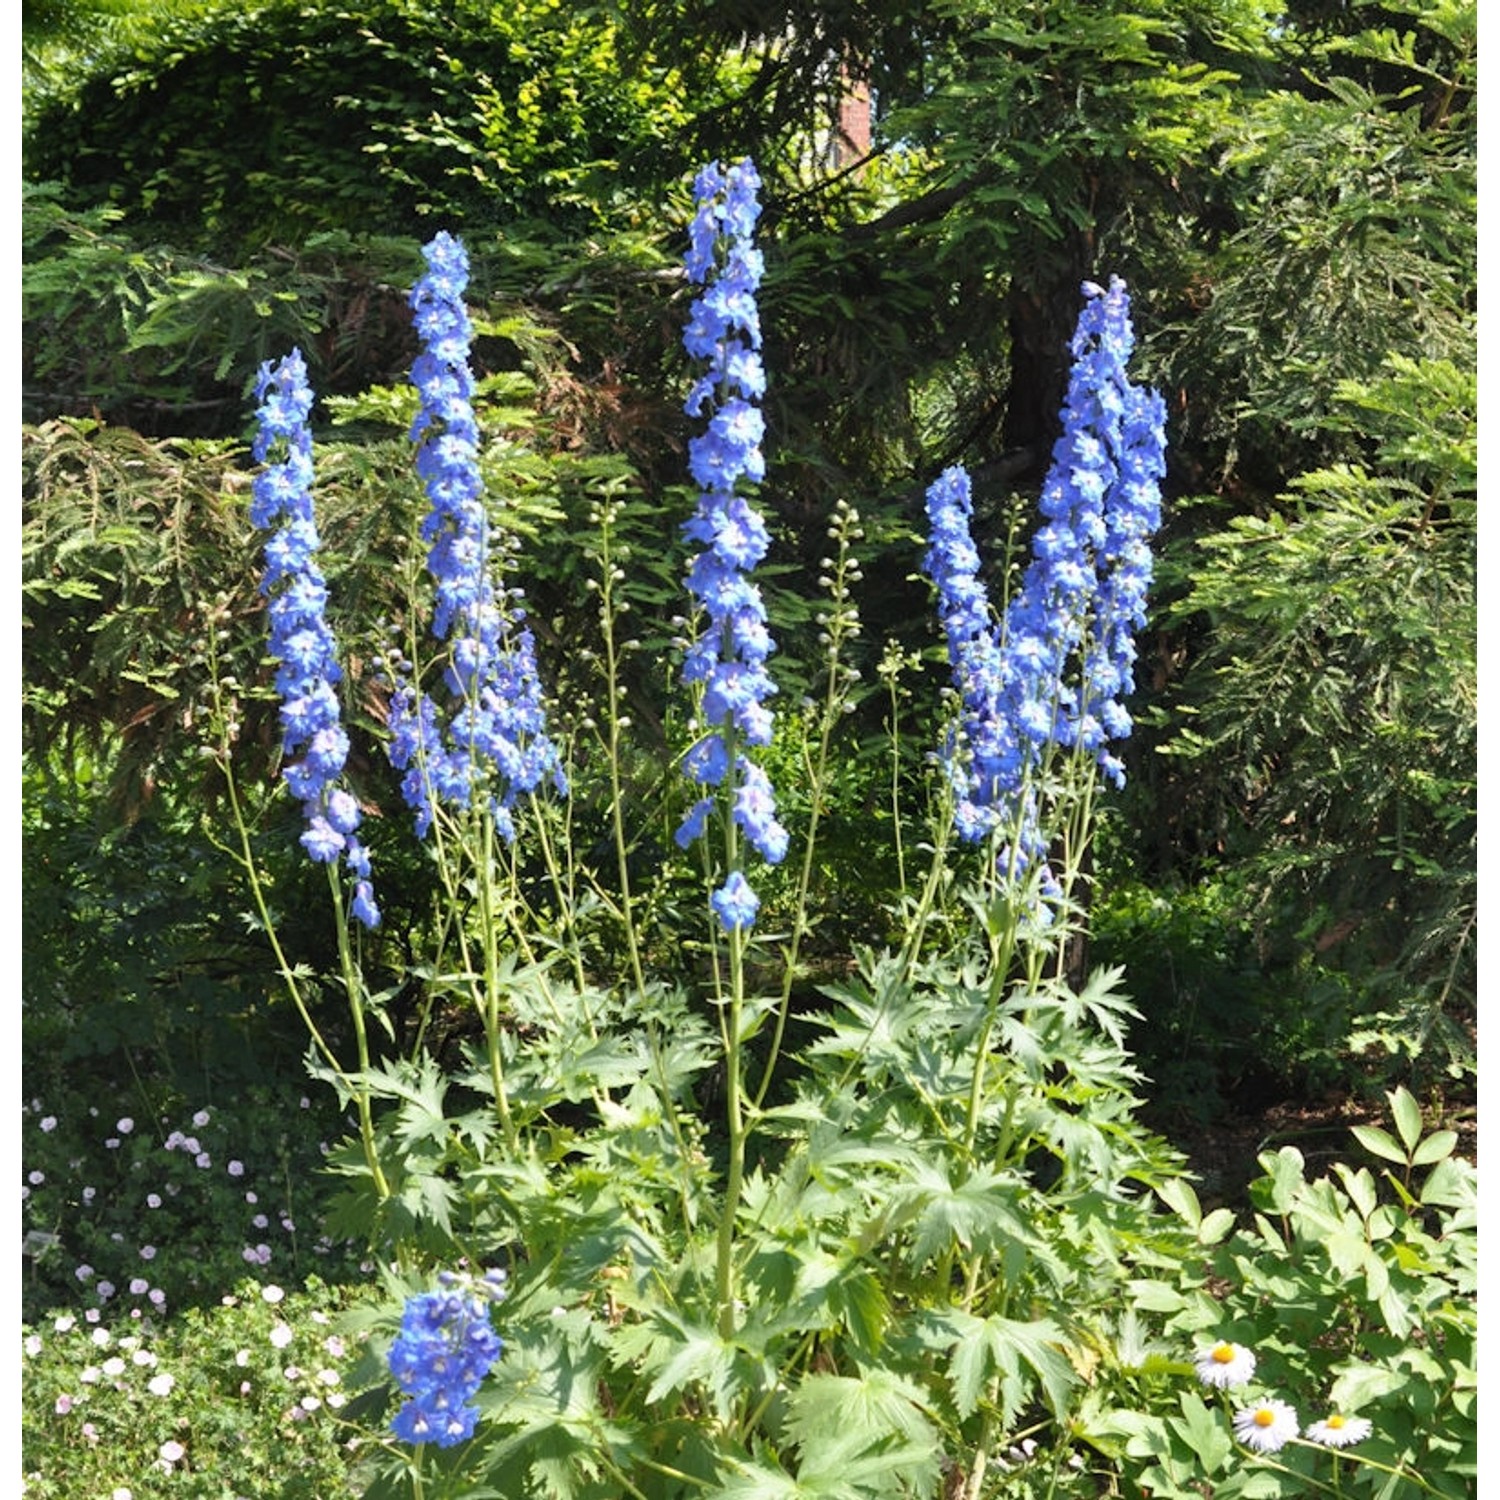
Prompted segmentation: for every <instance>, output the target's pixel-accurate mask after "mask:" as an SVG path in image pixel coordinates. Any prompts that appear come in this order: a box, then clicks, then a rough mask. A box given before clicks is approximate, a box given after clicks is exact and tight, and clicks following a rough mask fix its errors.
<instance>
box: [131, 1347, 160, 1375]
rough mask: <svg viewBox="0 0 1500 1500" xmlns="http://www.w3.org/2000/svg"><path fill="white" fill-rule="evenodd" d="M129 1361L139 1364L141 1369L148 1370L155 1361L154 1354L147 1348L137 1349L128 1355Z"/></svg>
mask: <svg viewBox="0 0 1500 1500" xmlns="http://www.w3.org/2000/svg"><path fill="white" fill-rule="evenodd" d="M130 1363H131V1364H133V1365H139V1366H140V1367H141V1368H142V1369H143V1370H149V1369H150V1368H151V1367H152V1366H153V1365H154V1364H155V1363H156V1356H155V1355H154V1354H153V1353H152V1352H151V1351H150V1350H149V1349H137V1350H136V1351H135V1353H134V1354H132V1355H131V1356H130Z"/></svg>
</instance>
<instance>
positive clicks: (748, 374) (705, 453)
mask: <svg viewBox="0 0 1500 1500" xmlns="http://www.w3.org/2000/svg"><path fill="white" fill-rule="evenodd" d="M759 188H760V178H759V176H758V175H757V173H756V170H755V166H754V164H753V163H752V162H751V161H749V160H748V159H747V160H745V161H742V162H739V163H738V164H737V165H735V166H731V167H729V168H728V169H727V170H726V169H723V168H721V167H720V166H719V164H718V163H717V162H714V163H711V164H709V165H708V166H706V167H704V168H703V169H702V170H701V171H700V172H699V173H698V176H697V179H696V180H695V182H694V184H693V197H694V201H695V203H696V205H697V209H696V212H695V214H694V216H693V222H692V226H691V229H690V230H689V241H690V246H689V250H688V253H687V256H686V258H685V264H686V266H687V272H688V277H689V279H690V280H691V281H692V283H693V284H694V285H695V286H701V287H702V288H703V291H702V293H701V295H700V296H698V297H697V298H695V299H694V301H693V304H692V308H691V311H690V313H689V317H688V323H687V327H686V329H685V330H684V332H683V340H682V341H683V346H684V347H685V348H686V350H687V352H688V353H689V354H690V355H692V356H693V357H694V358H695V359H702V360H706V361H707V362H708V369H707V371H706V372H705V373H704V374H703V375H702V376H700V377H699V378H698V379H697V380H696V381H695V382H694V383H693V386H692V389H691V390H690V391H689V393H688V397H687V400H686V402H685V403H684V410H685V411H686V412H687V414H688V415H689V416H691V417H704V416H706V417H707V428H706V430H705V431H703V432H701V433H699V434H698V435H697V436H695V437H694V438H692V440H691V441H690V443H689V445H688V467H689V470H690V471H691V473H692V476H693V479H694V481H695V482H696V483H697V484H698V486H699V490H700V492H699V495H698V505H697V509H696V511H695V513H694V515H693V516H692V518H691V519H690V520H688V521H687V522H685V523H684V525H683V533H684V535H686V536H687V537H688V538H689V539H690V540H692V541H695V542H698V543H701V544H702V547H703V550H702V551H701V552H699V553H698V554H697V556H696V557H695V558H694V559H693V563H692V566H691V568H690V569H689V572H688V579H687V584H688V591H689V593H691V594H692V596H693V597H694V599H696V600H697V601H698V603H699V604H700V605H701V606H702V607H703V611H704V614H705V616H706V617H707V628H706V629H705V630H704V633H703V634H702V636H701V637H700V638H699V639H698V640H697V641H696V642H695V643H694V645H693V646H692V648H691V649H690V650H689V652H688V656H687V661H686V662H685V664H684V667H683V680H684V681H685V682H688V683H702V684H703V717H704V719H705V721H706V723H707V725H708V727H709V733H708V734H706V735H705V736H704V737H703V738H702V739H700V740H699V741H698V743H697V744H696V745H694V746H693V748H692V749H691V750H690V751H689V752H688V754H687V755H686V757H684V761H683V766H684V769H685V770H686V772H687V774H688V776H689V777H691V778H692V780H693V781H694V782H696V783H697V784H698V785H699V786H703V787H709V788H724V789H725V790H726V793H727V796H728V798H729V808H730V815H731V817H732V818H733V819H734V821H735V823H736V824H737V825H738V826H739V828H740V829H741V830H743V832H744V835H745V838H746V840H747V841H748V842H749V844H750V846H751V847H752V848H753V849H755V851H756V852H757V853H758V854H760V856H761V857H762V858H763V859H765V860H766V861H767V862H768V863H771V864H776V863H778V862H779V861H780V860H781V859H782V858H783V857H784V856H785V854H786V850H787V843H788V838H787V832H786V829H785V828H783V827H782V825H781V824H780V823H779V822H778V821H777V819H776V799H775V794H774V792H773V791H772V787H771V782H770V779H769V778H768V777H767V776H766V774H765V772H764V771H763V770H762V769H761V768H760V766H758V765H757V764H756V763H755V762H754V761H752V760H751V759H750V758H749V756H747V755H745V754H743V753H741V752H740V751H739V749H738V748H737V747H738V746H740V745H747V746H765V745H769V744H770V742H771V713H770V710H769V709H768V708H767V707H766V706H765V700H766V699H767V698H769V697H770V696H771V694H772V693H774V692H775V691H776V688H775V685H774V684H773V683H772V681H771V678H770V676H769V674H768V673H767V672H766V666H765V664H766V659H767V657H769V655H770V654H771V652H772V651H773V650H774V649H775V645H774V642H773V641H772V640H771V635H770V631H769V630H768V629H767V626H766V611H765V605H764V603H763V602H762V599H761V594H760V589H759V588H758V587H757V586H756V585H755V584H753V583H752V582H750V579H749V576H748V575H749V574H750V572H751V570H752V569H754V567H755V565H756V564H757V563H758V562H760V560H761V559H762V558H763V557H764V556H765V555H766V551H767V549H768V548H769V546H770V535H769V533H768V532H767V530H766V526H765V522H764V521H763V520H762V519H761V517H760V515H759V513H758V512H757V511H756V510H755V508H754V507H753V506H752V505H751V504H750V503H749V501H748V500H746V499H745V497H744V496H743V495H740V494H738V493H736V486H737V485H738V484H739V483H740V482H741V481H742V480H744V481H747V482H749V483H752V484H754V483H758V482H759V481H760V480H761V479H763V478H764V477H765V459H764V457H763V456H762V454H761V447H760V445H761V441H762V439H763V438H764V436H765V418H764V417H763V416H762V415H761V411H760V408H759V406H758V404H757V403H758V402H759V400H760V397H761V396H762V395H763V394H764V392H765V388H766V378H765V370H764V368H763V366H762V364H761V358H760V345H761V336H760V312H759V309H758V307H757V305H756V300H755V293H756V289H757V288H758V287H759V285H760V279H761V276H762V274H763V271H764V265H763V262H762V259H761V254H760V251H759V250H757V249H756V248H755V246H754V243H753V237H754V232H755V224H756V220H757V219H758V218H759V216H760V204H759V201H758V198H757V193H758V191H759ZM731 744H732V745H734V746H735V747H736V749H735V750H734V753H733V755H732V756H731V753H730V745H731ZM715 806H716V802H715V799H714V798H713V797H712V796H705V797H702V798H700V799H699V800H698V801H697V802H695V803H694V805H693V807H692V809H691V810H690V811H689V813H688V816H687V818H686V820H685V821H684V822H683V824H682V826H681V827H680V828H679V829H678V831H677V841H678V843H679V844H681V845H682V846H683V847H684V848H686V847H687V845H688V844H690V843H692V842H693V841H694V840H695V839H697V838H699V837H700V836H701V835H702V834H703V832H704V830H705V828H706V826H707V820H708V816H709V814H710V813H711V812H713V810H714V808H715ZM713 906H714V910H715V911H716V912H717V913H718V916H719V920H720V922H721V924H722V925H723V927H724V929H725V930H726V931H732V930H735V929H737V928H748V927H749V926H751V925H752V924H753V922H754V920H755V912H756V909H757V907H758V906H759V902H758V900H757V899H756V897H755V894H754V892H753V891H752V890H751V889H750V885H749V883H748V881H746V880H745V878H744V875H743V874H742V873H741V872H740V871H739V870H734V871H732V872H731V873H730V876H729V878H728V880H727V881H726V883H725V884H724V886H723V887H722V888H721V889H720V890H719V891H718V892H717V893H716V894H715V895H714V898H713Z"/></svg>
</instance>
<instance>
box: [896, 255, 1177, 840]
mask: <svg viewBox="0 0 1500 1500" xmlns="http://www.w3.org/2000/svg"><path fill="white" fill-rule="evenodd" d="M1083 293H1084V296H1085V298H1086V299H1087V301H1086V303H1085V306H1084V309H1083V312H1082V314H1081V315H1080V317H1079V320H1078V328H1077V331H1076V333H1075V334H1074V336H1073V341H1072V352H1073V368H1072V373H1071V376H1070V378H1069V382H1068V393H1067V399H1066V402H1065V404H1064V407H1063V411H1062V421H1063V432H1062V436H1061V437H1060V438H1059V439H1058V440H1057V443H1056V444H1055V445H1054V447H1053V452H1052V465H1051V468H1050V470H1049V471H1048V474H1047V478H1046V481H1045V483H1044V484H1043V486H1042V494H1041V500H1040V509H1041V512H1042V518H1043V524H1042V526H1041V527H1040V528H1039V530H1038V531H1037V533H1036V535H1035V537H1034V538H1033V540H1032V547H1031V558H1030V561H1029V562H1028V564H1027V567H1026V571H1025V573H1024V575H1023V578H1022V582H1021V586H1020V588H1019V590H1018V591H1017V592H1016V594H1015V596H1014V597H1013V598H1012V599H1011V602H1010V604H1009V606H1008V608H1007V610H1006V613H1005V618H1004V620H1003V621H1002V622H1000V623H999V625H998V626H997V625H996V624H995V623H994V622H993V620H992V618H991V615H990V611H989V604H988V599H987V597H986V594H985V591H984V587H983V585H982V584H981V582H980V581H979V576H978V575H979V553H978V551H977V549H976V548H975V546H974V542H973V538H972V536H971V533H970V526H969V522H970V518H971V515H972V503H971V499H970V495H969V481H968V476H967V475H966V474H965V473H964V472H963V471H962V470H961V469H949V470H948V471H947V472H945V473H944V474H943V475H941V476H940V477H939V478H938V480H937V481H936V482H935V483H934V484H933V486H932V488H931V489H930V490H929V491H928V495H927V513H928V517H929V520H930V522H931V527H932V530H931V536H930V539H929V550H928V553H927V557H926V563H925V566H926V568H927V572H928V575H929V576H930V577H931V578H932V579H933V581H934V582H935V583H936V585H937V587H938V594H939V601H940V602H939V609H940V613H941V616H942V620H943V624H944V628H945V631H946V634H947V639H948V652H949V658H950V660H951V662H952V664H953V671H954V678H955V682H956V684H957V687H958V689H959V693H960V696H961V698H962V700H963V715H962V722H961V738H962V741H963V751H964V754H965V755H966V757H967V759H966V761H964V760H962V759H961V757H960V755H959V752H958V747H957V746H956V745H954V744H950V745H949V747H948V748H947V751H946V754H945V759H946V761H947V764H948V767H949V773H950V775H951V776H952V778H953V781H954V785H955V788H956V790H957V792H958V808H957V817H956V826H957V828H958V831H959V834H960V836H961V837H963V838H965V839H968V840H971V841H972V840H978V839H981V838H983V837H985V836H986V835H987V834H988V833H989V832H990V831H991V830H992V829H994V828H995V827H996V826H997V825H999V824H1000V823H1001V822H1003V821H1008V820H1010V819H1011V818H1015V819H1016V821H1017V823H1018V824H1019V826H1020V829H1021V848H1020V850H1019V853H1020V854H1021V856H1022V861H1021V862H1022V863H1023V864H1024V863H1025V860H1026V859H1028V858H1029V857H1031V856H1033V855H1041V854H1043V853H1044V851H1043V849H1042V847H1041V846H1042V842H1043V841H1042V839H1041V836H1040V834H1039V833H1038V831H1037V827H1036V815H1035V808H1034V804H1032V803H1031V802H1030V801H1029V800H1028V799H1029V797H1030V792H1029V789H1028V787H1027V773H1028V772H1029V771H1030V770H1031V769H1032V768H1034V767H1035V766H1037V765H1038V764H1039V763H1040V760H1041V756H1042V752H1043V750H1044V749H1045V748H1046V747H1047V746H1048V745H1050V744H1057V745H1064V746H1070V747H1072V746H1076V747H1078V748H1080V749H1082V750H1084V751H1087V752H1088V753H1090V754H1092V755H1094V756H1095V757H1096V759H1097V761H1098V764H1099V766H1100V767H1101V769H1102V770H1103V772H1104V774H1105V776H1106V777H1107V778H1108V779H1109V780H1110V781H1111V782H1112V783H1114V784H1115V785H1117V786H1118V785H1120V784H1121V783H1122V782H1123V780H1124V766H1123V765H1122V764H1121V762H1120V760H1119V758H1118V757H1117V756H1116V755H1115V754H1114V753H1113V752H1112V750H1111V749H1110V743H1111V742H1112V741H1118V740H1121V739H1123V738H1125V737H1126V736H1127V735H1128V734H1129V733H1130V728H1131V721H1130V715H1129V714H1128V713H1127V712H1126V710H1125V707H1124V703H1123V700H1124V698H1125V697H1126V696H1127V695H1128V694H1129V693H1130V692H1131V690H1132V689H1133V687H1134V684H1135V674H1134V664H1135V631H1136V630H1137V629H1138V628H1139V627H1140V626H1141V625H1143V624H1144V623H1145V618H1146V612H1145V599H1146V589H1147V586H1148V585H1149V583H1150V581H1151V548H1150V539H1151V537H1152V535H1153V534H1154V533H1155V531H1156V529H1157V527H1158V526H1159V525H1160V523H1161V490H1160V483H1159V481H1160V479H1161V477H1162V475H1163V474H1164V473H1165V472H1166V465H1165V459H1164V455H1165V451H1166V437H1165V422H1166V408H1165V405H1164V403H1163V402H1162V399H1161V397H1160V395H1158V394H1157V393H1156V392H1155V391H1152V390H1148V389H1145V388H1143V387H1139V386H1135V385H1132V384H1131V383H1130V380H1129V379H1128V377H1127V376H1126V373H1125V367H1126V364H1127V362H1128V360H1129V358H1130V354H1131V351H1132V349H1133V348H1134V345H1135V337H1134V333H1133V332H1132V329H1131V324H1130V299H1129V297H1128V295H1127V294H1126V290H1125V284H1124V282H1122V281H1121V280H1120V279H1119V278H1118V277H1116V278H1114V279H1113V280H1111V282H1110V286H1109V290H1108V291H1107V292H1106V291H1105V290H1104V289H1103V288H1102V287H1099V286H1096V285H1094V284H1093V283H1092V282H1085V283H1084V285H1083ZM1018 814H1019V816H1017V815H1018Z"/></svg>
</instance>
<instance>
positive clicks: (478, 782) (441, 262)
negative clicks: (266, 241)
mask: <svg viewBox="0 0 1500 1500" xmlns="http://www.w3.org/2000/svg"><path fill="white" fill-rule="evenodd" d="M422 253H423V255H424V256H425V257H426V260H427V273H426V275H424V276H423V277H421V279H420V280H419V281H418V282H417V284H416V286H415V287H414V288H413V289H412V293H411V306H412V312H413V322H414V324H415V327H416V330H417V333H418V336H419V337H420V338H421V340H422V346H423V347H422V352H421V354H419V355H418V356H417V359H416V362H415V363H414V364H413V366H412V372H411V379H412V384H413V385H414V386H416V388H417V391H418V394H419V396H420V398H421V405H420V408H419V410H418V412H417V416H416V420H415V421H414V422H413V424H412V430H411V437H412V439H413V441H417V442H419V443H420V447H419V448H418V450H417V472H418V474H419V475H420V476H421V477H422V480H423V483H424V485H425V486H426V490H427V497H428V501H429V503H430V509H429V511H428V514H427V516H426V518H425V520H424V521H423V524H422V539H423V541H425V542H426V543H428V554H427V565H428V569H429V571H430V572H431V574H432V577H433V581H434V604H433V616H432V633H433V635H434V636H436V637H437V639H438V640H440V641H448V642H449V643H450V648H449V653H448V659H447V663H446V666H445V670H444V681H445V684H446V686H447V688H448V692H449V695H450V698H451V711H450V713H449V716H448V722H447V725H446V728H444V726H443V725H442V723H441V721H440V716H439V712H438V708H437V705H436V704H435V703H434V702H433V700H432V699H431V698H430V697H429V696H428V695H427V694H426V693H419V692H418V691H417V689H416V687H415V686H414V685H413V684H412V683H411V681H410V680H406V681H403V682H402V683H401V684H400V685H399V686H398V687H397V690H396V692H395V693H394V695H393V697H392V701H391V720H390V723H391V743H390V757H391V762H392V764H393V765H394V766H395V767H396V768H397V770H401V771H404V772H405V773H406V774H405V775H404V776H403V778H402V782H401V790H402V795H403V796H404V797H405V798H406V801H407V804H408V806H410V807H411V808H412V809H413V810H414V811H415V813H416V815H417V816H416V826H417V833H418V835H419V836H422V835H425V834H426V832H427V830H428V829H429V828H430V827H431V826H432V820H433V816H434V812H435V809H436V806H437V804H439V803H444V804H447V805H449V806H455V807H466V806H468V805H469V804H470V802H471V799H472V798H473V796H474V795H475V793H476V791H479V790H481V789H483V790H485V791H487V792H488V793H489V797H490V809H491V812H492V814H493V816H494V819H495V825H496V827H497V828H498V829H499V830H500V833H501V835H502V836H503V837H504V838H506V839H510V838H513V837H514V836H515V824H514V820H513V817H512V808H513V807H514V806H515V803H516V801H517V799H518V798H519V797H521V796H522V795H525V794H528V793H530V792H533V791H535V790H536V789H537V787H539V786H540V785H541V784H542V782H543V781H544V780H545V779H547V778H548V777H550V778H551V779H552V781H553V783H554V784H555V785H556V787H557V789H558V790H559V791H560V792H562V791H566V789H567V782H566V778H565V777H564V775H563V771H562V763H561V759H560V757H559V755H558V752H557V748H556V746H555V745H554V744H553V743H552V741H551V739H550V738H549V737H548V735H547V724H546V713H545V710H544V707H543V702H542V690H541V684H540V682H539V680H538V678H537V671H536V650H535V643H534V641H533V639H532V635H531V631H530V630H529V629H527V628H526V625H525V611H524V610H523V609H522V608H521V607H520V605H519V603H518V596H517V594H516V592H515V591H510V592H509V593H508V594H502V593H500V592H497V590H496V588H495V585H494V583H493V582H492V581H491V577H490V563H491V537H490V524H489V516H488V512H487V510H486V508H485V503H484V480H483V477H482V476H481V474H480V470H479V426H478V423H477V422H476V421H475V418H474V408H473V396H474V377H473V375H472V373H471V372H470V369H469V346H470V343H471V342H472V339H473V328H472V325H471V324H470V322H469V314H468V310H467V309H466V308H465V306H464V302H463V292H464V289H465V287H466V286H467V285H468V281H469V258H468V254H467V252H466V251H465V250H464V247H463V244H462V243H461V242H460V241H459V240H457V239H455V238H454V237H453V236H452V235H450V234H448V233H446V232H444V233H440V234H439V235H437V237H436V238H435V239H433V240H432V242H431V243H430V244H428V245H426V246H424V247H423V251H422Z"/></svg>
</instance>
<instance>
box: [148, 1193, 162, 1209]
mask: <svg viewBox="0 0 1500 1500" xmlns="http://www.w3.org/2000/svg"><path fill="white" fill-rule="evenodd" d="M146 1207H147V1208H160V1207H161V1194H160V1193H147V1194H146Z"/></svg>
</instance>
